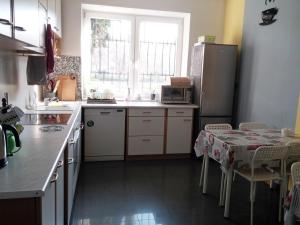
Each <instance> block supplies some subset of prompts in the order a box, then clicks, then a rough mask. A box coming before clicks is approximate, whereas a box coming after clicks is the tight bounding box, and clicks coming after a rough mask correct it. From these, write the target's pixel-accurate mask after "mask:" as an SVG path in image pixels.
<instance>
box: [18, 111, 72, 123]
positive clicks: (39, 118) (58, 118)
mask: <svg viewBox="0 0 300 225" xmlns="http://www.w3.org/2000/svg"><path fill="white" fill-rule="evenodd" d="M70 117H71V114H70V113H66V114H24V116H23V117H22V118H21V124H23V125H53V124H60V125H66V124H68V122H69V120H70Z"/></svg>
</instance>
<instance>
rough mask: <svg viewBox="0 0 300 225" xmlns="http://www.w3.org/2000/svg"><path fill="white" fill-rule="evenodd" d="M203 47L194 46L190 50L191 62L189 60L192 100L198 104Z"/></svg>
mask: <svg viewBox="0 0 300 225" xmlns="http://www.w3.org/2000/svg"><path fill="white" fill-rule="evenodd" d="M204 47H205V45H197V46H194V48H193V52H192V62H191V78H192V80H193V85H194V93H193V96H194V99H193V102H194V103H195V104H196V105H199V106H200V96H201V86H202V84H201V81H202V73H203V57H204Z"/></svg>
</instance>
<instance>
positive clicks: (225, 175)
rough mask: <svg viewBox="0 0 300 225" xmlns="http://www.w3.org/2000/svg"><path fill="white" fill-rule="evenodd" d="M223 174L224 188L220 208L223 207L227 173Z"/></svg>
mask: <svg viewBox="0 0 300 225" xmlns="http://www.w3.org/2000/svg"><path fill="white" fill-rule="evenodd" d="M223 173H224V188H223V195H222V206H224V205H225V197H226V187H227V186H226V184H227V179H228V178H227V172H223Z"/></svg>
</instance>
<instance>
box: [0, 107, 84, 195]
mask: <svg viewBox="0 0 300 225" xmlns="http://www.w3.org/2000/svg"><path fill="white" fill-rule="evenodd" d="M73 106H74V111H73V112H72V116H71V118H70V120H69V122H68V124H67V125H63V127H64V129H63V130H62V131H59V132H42V131H41V130H40V127H42V126H43V125H26V126H24V128H25V129H24V131H23V132H22V133H21V135H20V138H21V142H22V148H21V150H20V151H19V152H17V153H16V154H15V155H14V156H12V157H9V158H8V165H7V166H6V167H4V168H2V169H0V199H11V198H30V197H39V196H43V195H44V192H45V189H46V187H47V184H48V183H49V181H50V179H51V175H52V173H53V172H54V170H55V168H56V165H57V162H58V160H59V158H60V156H61V154H62V153H63V150H64V148H65V146H66V144H67V138H68V136H69V135H70V133H71V131H72V128H73V126H74V123H75V119H76V117H77V115H78V113H79V112H80V110H81V107H80V104H78V103H77V104H76V103H75V104H74V103H73ZM30 112H33V111H30ZM56 112H57V111H56ZM68 112H69V113H70V112H71V111H68ZM27 113H28V112H27ZM44 113H46V112H44ZM47 113H54V112H52V111H47ZM59 113H61V111H60V112H59ZM63 113H66V112H63ZM44 126H45V125H44Z"/></svg>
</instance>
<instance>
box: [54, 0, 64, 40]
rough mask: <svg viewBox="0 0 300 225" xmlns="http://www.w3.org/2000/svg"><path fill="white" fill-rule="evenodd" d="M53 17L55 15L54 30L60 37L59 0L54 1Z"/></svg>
mask: <svg viewBox="0 0 300 225" xmlns="http://www.w3.org/2000/svg"><path fill="white" fill-rule="evenodd" d="M55 17H56V24H55V26H54V31H55V32H56V34H57V35H58V36H59V37H60V38H61V37H62V34H61V0H56V1H55Z"/></svg>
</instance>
